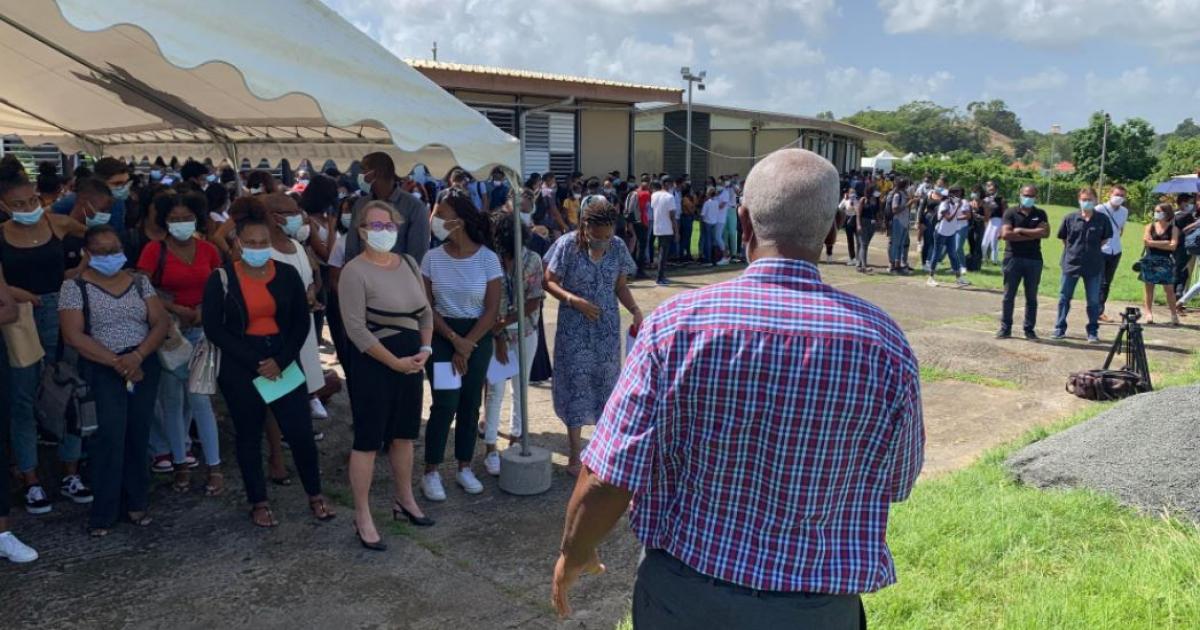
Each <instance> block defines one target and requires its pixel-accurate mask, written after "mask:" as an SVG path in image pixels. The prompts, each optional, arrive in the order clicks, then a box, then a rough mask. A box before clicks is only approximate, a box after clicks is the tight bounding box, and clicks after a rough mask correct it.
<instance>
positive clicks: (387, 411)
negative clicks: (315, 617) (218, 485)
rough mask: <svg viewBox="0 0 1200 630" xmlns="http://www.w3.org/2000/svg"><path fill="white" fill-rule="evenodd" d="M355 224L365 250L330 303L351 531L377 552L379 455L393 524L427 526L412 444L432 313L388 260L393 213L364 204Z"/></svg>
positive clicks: (401, 266) (395, 261)
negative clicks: (344, 360)
mask: <svg viewBox="0 0 1200 630" xmlns="http://www.w3.org/2000/svg"><path fill="white" fill-rule="evenodd" d="M362 217H363V218H362V223H361V224H360V225H358V226H357V229H358V231H359V236H360V237H361V238H362V240H363V242H364V243H366V244H367V247H366V249H364V250H363V253H361V254H359V255H358V256H357V257H355V258H354V260H351V261H350V262H349V263H347V264H346V266H345V267H344V268H343V269H342V273H341V277H340V278H339V280H338V291H339V296H338V298H339V304H340V308H341V314H342V321H343V322H345V324H346V334H347V335H348V336H349V338H350V341H351V342H353V344H354V348H355V350H354V352H353V355H352V356H351V358H350V360H351V361H353V362H354V366H355V367H354V378H353V379H351V380H350V383H349V385H350V408H351V411H352V412H353V414H354V447H353V450H351V451H350V486H351V488H352V489H353V491H354V529H355V531H356V532H357V534H358V539H359V542H360V543H362V546H363V547H366V548H367V549H372V550H376V551H383V550H384V549H386V548H387V545H386V544H385V543H384V542H383V540H382V537H381V536H380V535H379V532H378V531H377V530H376V529H375V522H374V520H373V519H372V518H371V504H370V491H371V480H372V478H373V477H374V471H375V454H376V453H378V452H379V451H380V450H383V449H386V450H387V454H388V461H389V463H390V464H391V468H392V479H393V481H394V482H395V491H394V494H393V495H392V515H393V517H394V518H395V519H396V520H400V517H401V516H403V517H405V518H406V519H407V520H408V522H409V523H411V524H413V525H416V526H418V527H428V526H430V525H433V521H432V520H431V519H429V518H426V517H425V514H424V513H423V512H422V511H421V508H420V506H418V505H417V501H416V498H415V497H414V496H413V489H412V468H413V440H415V439H417V435H418V434H419V433H420V430H421V402H422V400H423V397H424V392H425V389H424V369H425V363H426V361H427V360H428V359H429V357H430V355H431V354H432V353H433V349H432V347H431V346H430V344H431V343H432V339H433V312H432V311H431V310H430V309H429V302H428V301H427V299H426V296H425V283H424V280H423V279H422V278H421V273H420V270H419V269H418V266H417V262H416V261H415V260H413V259H412V257H410V256H408V255H406V254H393V253H392V247H394V246H395V244H396V239H397V235H398V232H399V228H400V224H401V223H402V222H403V221H404V219H403V218H401V216H400V213H399V212H396V210H395V209H393V208H392V206H391V205H389V204H388V203H386V202H383V201H372V202H370V203H368V204H367V205H366V206H364V207H363V211H362Z"/></svg>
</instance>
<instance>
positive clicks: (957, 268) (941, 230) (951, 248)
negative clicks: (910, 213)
mask: <svg viewBox="0 0 1200 630" xmlns="http://www.w3.org/2000/svg"><path fill="white" fill-rule="evenodd" d="M938 192H939V193H940V194H941V195H942V196H944V197H945V200H944V201H942V203H941V204H940V205H938V223H937V227H936V228H935V230H936V233H937V242H936V246H935V249H934V253H933V258H932V259H930V261H929V278H928V279H927V280H926V281H925V284H926V285H928V286H931V287H936V286H938V282H937V278H936V276H937V266H938V265H939V264H940V263H941V262H942V258H945V257H946V255H947V254H949V256H950V267H951V268H953V269H954V275H955V284H957V285H958V286H960V287H965V286H970V284H971V283H970V282H969V281H967V278H966V273H967V270H966V267H965V266H964V264H963V259H962V252H961V250H960V248H959V245H960V244H961V241H960V240H959V236H960V235H964V234H965V232H964V230H965V229H966V227H967V226H966V220H965V218H964V217H966V216H969V215H970V207H969V206H968V205H967V202H966V201H964V200H963V189H962V188H959V187H957V186H956V187H954V188H951V189H950V190H945V189H942V190H939V191H938Z"/></svg>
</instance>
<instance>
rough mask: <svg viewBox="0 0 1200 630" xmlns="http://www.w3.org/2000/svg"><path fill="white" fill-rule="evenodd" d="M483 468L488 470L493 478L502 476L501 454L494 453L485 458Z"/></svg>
mask: <svg viewBox="0 0 1200 630" xmlns="http://www.w3.org/2000/svg"><path fill="white" fill-rule="evenodd" d="M483 467H484V468H486V469H487V472H488V474H489V475H491V476H493V477H499V476H500V452H499V451H492V452H491V453H488V454H487V456H486V457H484V458H483Z"/></svg>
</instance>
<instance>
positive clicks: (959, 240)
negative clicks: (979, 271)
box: [954, 222, 971, 271]
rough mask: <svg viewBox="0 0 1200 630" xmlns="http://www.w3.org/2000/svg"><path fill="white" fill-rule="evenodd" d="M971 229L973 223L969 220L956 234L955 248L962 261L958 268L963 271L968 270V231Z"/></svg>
mask: <svg viewBox="0 0 1200 630" xmlns="http://www.w3.org/2000/svg"><path fill="white" fill-rule="evenodd" d="M970 231H971V224H970V222H968V223H967V225H965V226H963V227H962V229H960V230H959V231H958V233H957V234H955V235H954V250H955V251H957V252H958V260H959V262H960V263H961V264H960V265H959V267H958V269H961V270H963V271H966V270H967V233H968V232H970Z"/></svg>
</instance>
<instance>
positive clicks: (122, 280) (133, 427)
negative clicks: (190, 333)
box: [58, 224, 211, 538]
mask: <svg viewBox="0 0 1200 630" xmlns="http://www.w3.org/2000/svg"><path fill="white" fill-rule="evenodd" d="M86 242H87V252H88V266H89V268H88V269H87V270H86V271H84V272H83V274H82V275H81V276H80V277H79V278H78V279H76V280H67V281H65V282H63V285H62V289H61V291H60V292H59V295H60V296H61V300H60V301H59V304H58V308H59V312H60V316H61V318H62V333H63V340H64V341H65V342H66V343H67V345H69V346H71V347H72V348H75V350H77V351H78V352H79V374H80V376H81V377H83V379H84V380H86V381H87V383H88V385H89V386H90V388H91V393H92V396H93V397H94V399H95V401H96V420H97V423H98V425H99V428H98V430H97V431H96V434H95V435H94V436H93V437H91V438H90V439H89V445H90V446H89V452H90V453H91V477H92V484H93V486H94V488H95V500H94V501H93V502H92V510H91V516H90V518H89V519H88V534H89V535H91V536H93V537H95V538H100V537H103V536H107V535H108V533H109V530H110V529H112V527H113V525H114V524H115V523H116V522H117V517H118V515H119V513H120V512H121V511H122V509H124V510H125V513H126V516H128V518H129V522H130V523H133V524H134V525H137V526H140V527H145V526H146V525H149V524H150V519H149V517H147V516H146V507H147V505H148V503H149V496H148V495H149V491H150V470H149V469H148V468H147V467H146V449H147V448H148V447H149V445H150V426H151V424H153V422H154V405H155V402H156V401H157V399H158V394H159V388H158V384H159V379H160V377H161V375H162V374H163V372H162V370H161V369H160V367H159V363H158V357H157V356H156V355H155V350H157V349H158V346H159V345H161V344H162V342H163V339H165V338H166V336H167V327H168V325H169V324H168V320H167V312H166V310H165V309H164V308H163V305H162V301H161V300H160V299H159V298H158V296H157V295H156V294H155V292H154V288H153V287H152V286H151V285H150V281H149V280H148V279H147V278H146V276H144V275H141V274H137V275H134V274H132V273H130V272H129V271H126V270H125V269H124V267H125V252H124V251H123V250H122V249H121V239H120V238H118V236H117V231H116V230H115V229H113V227H112V226H110V225H108V224H103V225H96V226H93V227H91V228H88V231H87V237H86ZM210 413H211V411H210Z"/></svg>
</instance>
